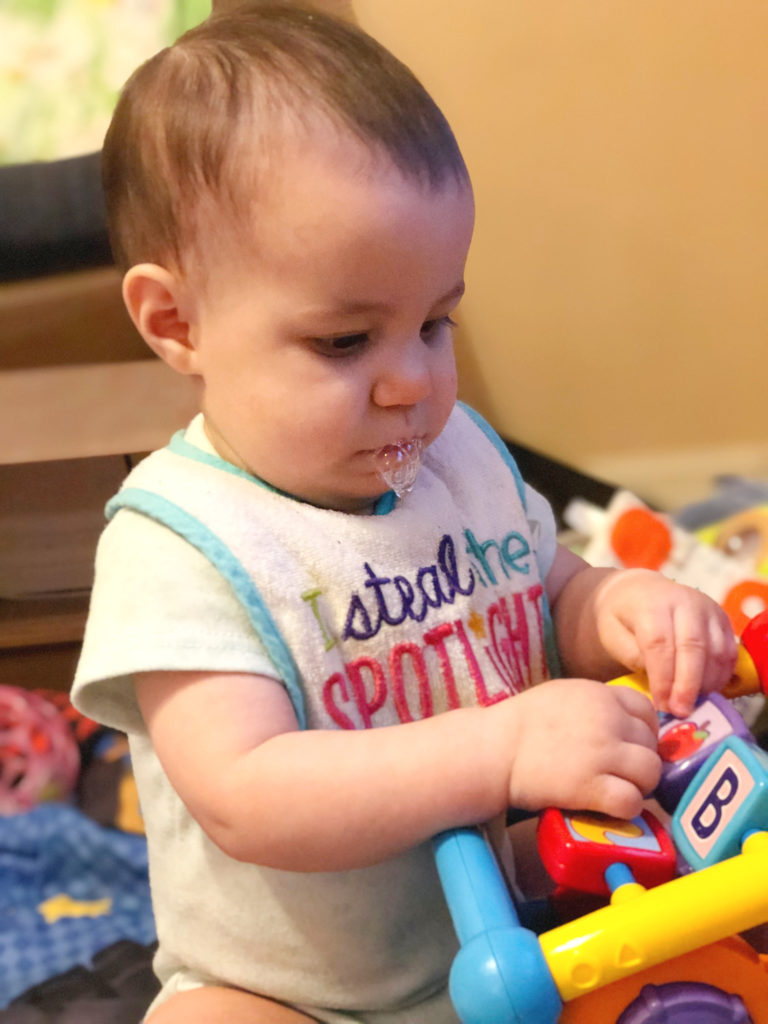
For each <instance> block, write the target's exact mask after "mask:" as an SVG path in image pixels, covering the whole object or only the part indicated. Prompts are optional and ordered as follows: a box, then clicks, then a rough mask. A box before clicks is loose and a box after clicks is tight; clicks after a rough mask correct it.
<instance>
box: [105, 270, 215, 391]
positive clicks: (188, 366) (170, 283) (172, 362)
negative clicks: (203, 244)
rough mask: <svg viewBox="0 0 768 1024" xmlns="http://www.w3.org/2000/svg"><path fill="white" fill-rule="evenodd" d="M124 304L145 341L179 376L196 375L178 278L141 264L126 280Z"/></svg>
mask: <svg viewBox="0 0 768 1024" xmlns="http://www.w3.org/2000/svg"><path fill="white" fill-rule="evenodd" d="M123 301H124V302H125V305H126V308H127V310H128V313H129V314H130V317H131V320H133V322H134V324H135V325H136V329H137V330H138V331H139V333H140V334H141V336H142V337H143V338H144V341H146V343H147V344H148V345H149V347H150V348H151V349H152V351H153V352H155V353H156V354H157V355H158V356H160V358H161V359H163V360H164V361H165V362H166V363H168V365H169V366H170V367H171V368H172V369H174V370H176V371H177V372H178V373H188V374H196V373H198V367H197V352H196V349H195V345H194V343H193V338H192V336H191V332H190V324H189V320H188V316H187V311H186V308H185V307H186V305H187V301H188V300H187V298H186V293H185V289H184V286H183V283H182V282H181V281H180V280H179V278H178V277H177V276H176V275H175V274H173V273H171V272H170V271H169V270H166V269H165V268H164V267H160V266H158V265H157V264H156V263H139V264H137V265H136V266H135V267H131V269H130V270H129V271H128V273H127V274H126V275H125V277H124V278H123Z"/></svg>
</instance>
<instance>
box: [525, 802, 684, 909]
mask: <svg viewBox="0 0 768 1024" xmlns="http://www.w3.org/2000/svg"><path fill="white" fill-rule="evenodd" d="M538 846H539V855H540V857H541V860H542V863H543V864H544V867H545V868H546V869H547V871H548V872H549V874H550V877H551V878H552V880H553V881H554V882H556V883H557V884H558V885H560V886H566V887H567V888H569V889H577V890H578V891H579V892H588V893H594V894H596V895H605V896H607V895H610V889H609V887H608V885H607V884H606V881H605V871H606V868H608V867H610V865H611V864H617V863H620V864H625V865H626V866H627V867H628V868H629V869H630V871H631V872H632V874H633V875H634V878H635V881H637V882H639V883H640V884H641V885H643V886H645V887H646V888H651V887H652V886H655V885H660V884H661V883H662V882H668V881H669V880H670V879H672V878H674V877H675V875H676V874H677V855H676V853H675V848H674V846H673V844H672V840H671V839H670V837H669V836H668V835H667V833H666V831H665V830H664V827H663V826H662V824H661V822H659V821H658V820H657V818H655V817H654V816H653V815H652V814H651V813H650V812H649V811H643V813H642V815H641V816H640V817H639V818H633V819H632V821H624V820H622V819H619V818H608V817H606V816H604V815H600V814H568V813H566V812H564V811H561V810H558V809H557V808H555V807H550V808H548V809H547V810H546V811H544V813H543V814H542V815H541V818H540V819H539V828H538Z"/></svg>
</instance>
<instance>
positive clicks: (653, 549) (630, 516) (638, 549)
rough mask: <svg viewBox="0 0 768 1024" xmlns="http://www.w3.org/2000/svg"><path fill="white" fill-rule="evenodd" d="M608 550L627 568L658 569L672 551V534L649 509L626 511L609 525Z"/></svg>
mask: <svg viewBox="0 0 768 1024" xmlns="http://www.w3.org/2000/svg"><path fill="white" fill-rule="evenodd" d="M611 547H612V548H613V550H614V552H615V553H616V555H617V556H618V558H620V559H621V562H622V564H623V565H625V566H626V567H627V568H628V569H660V568H661V567H662V565H664V563H665V562H666V560H667V559H668V558H669V555H670V552H671V551H672V535H671V533H670V531H669V527H668V526H667V525H666V524H665V523H664V522H663V521H662V520H661V519H660V518H659V517H658V516H656V515H654V514H653V512H651V510H650V509H647V508H630V509H627V510H626V512H622V513H621V515H620V516H619V517H618V519H617V520H616V522H615V523H614V524H613V529H612V530H611Z"/></svg>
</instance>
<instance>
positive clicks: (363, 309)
mask: <svg viewBox="0 0 768 1024" xmlns="http://www.w3.org/2000/svg"><path fill="white" fill-rule="evenodd" d="M464 290H465V285H464V282H463V281H459V283H458V284H456V285H454V287H453V288H451V289H450V290H449V291H447V292H446V293H445V295H443V296H442V297H441V298H439V299H438V300H437V301H436V302H435V303H434V305H435V306H443V305H446V304H447V303H450V302H458V301H459V299H460V298H461V297H462V295H463V294H464ZM391 310H392V305H391V304H390V303H388V302H350V301H346V300H343V299H342V300H340V301H339V302H338V303H335V304H334V305H331V306H328V307H327V308H325V309H322V310H317V311H309V310H308V311H307V312H308V314H313V315H315V316H329V317H330V316H356V315H357V314H359V313H389V312H390V311H391Z"/></svg>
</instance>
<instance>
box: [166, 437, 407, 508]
mask: <svg viewBox="0 0 768 1024" xmlns="http://www.w3.org/2000/svg"><path fill="white" fill-rule="evenodd" d="M167 447H168V449H169V451H172V452H174V453H175V454H176V455H183V456H184V457H185V458H187V459H194V460H195V461H196V462H203V463H204V464H205V465H206V466H214V467H215V468H216V469H223V470H224V472H225V473H232V474H233V475H234V476H239V477H242V478H243V479H244V480H250V481H252V482H253V483H255V484H258V486H259V487H263V488H264V489H265V490H267V491H272V493H273V494H281V495H282V496H283V497H284V498H290V499H291V500H292V501H300V499H299V498H294V496H293V495H292V494H288V493H287V492H286V491H280V490H278V489H277V487H273V486H272V484H268V483H267V482H266V480H262V479H261V477H258V476H254V475H253V473H249V472H248V471H247V470H246V469H240V468H239V466H234V465H233V464H232V463H231V462H227V461H226V459H222V458H221V457H220V456H218V455H213V454H212V453H211V452H204V451H203V450H202V448H197V447H196V446H195V445H193V444H190V443H189V441H187V439H186V437H185V436H184V431H183V430H178V431H177V432H176V433H175V434H174V435H173V437H172V438H171V440H170V442H169V443H168V446H167ZM396 504H397V495H396V494H395V492H394V491H385V492H384V494H382V495H381V497H380V498H377V499H376V502H375V504H374V506H373V514H374V515H376V516H386V515H389V513H390V512H391V511H392V509H393V508H394V507H395V505H396Z"/></svg>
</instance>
